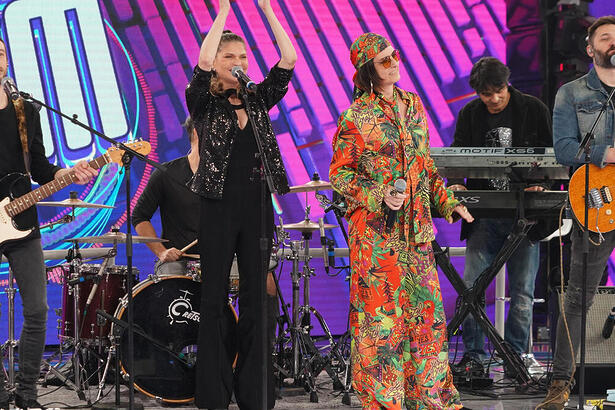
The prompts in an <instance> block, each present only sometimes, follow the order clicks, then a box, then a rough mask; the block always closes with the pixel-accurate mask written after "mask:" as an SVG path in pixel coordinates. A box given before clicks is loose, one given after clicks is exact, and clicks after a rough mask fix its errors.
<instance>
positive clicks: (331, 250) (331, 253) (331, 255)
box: [327, 241, 335, 268]
mask: <svg viewBox="0 0 615 410" xmlns="http://www.w3.org/2000/svg"><path fill="white" fill-rule="evenodd" d="M327 257H328V258H329V266H330V267H332V268H335V248H334V247H333V241H331V242H329V247H328V252H327Z"/></svg>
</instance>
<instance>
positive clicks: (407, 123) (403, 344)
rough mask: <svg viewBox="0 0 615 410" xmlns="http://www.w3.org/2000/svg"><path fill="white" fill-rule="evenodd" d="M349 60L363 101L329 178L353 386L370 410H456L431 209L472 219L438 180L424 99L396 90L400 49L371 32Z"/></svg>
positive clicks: (343, 130) (346, 120)
mask: <svg viewBox="0 0 615 410" xmlns="http://www.w3.org/2000/svg"><path fill="white" fill-rule="evenodd" d="M350 59H351V61H352V64H353V65H354V66H355V68H356V69H357V73H356V74H355V76H354V83H355V86H356V88H355V91H356V92H355V98H356V99H355V100H354V102H353V104H352V105H351V106H350V108H349V109H347V110H346V111H344V113H343V114H342V115H341V117H340V119H339V121H338V129H337V132H336V134H335V136H334V138H333V158H332V161H331V167H330V179H331V183H332V184H333V187H334V188H335V190H336V191H338V192H339V193H341V194H342V195H344V197H345V198H346V201H347V203H348V212H347V214H346V218H347V219H348V222H349V230H350V263H351V270H352V274H351V287H350V325H351V332H352V347H351V355H352V358H351V359H352V366H353V369H352V375H353V386H354V388H355V390H356V392H357V394H358V396H359V398H360V399H361V402H362V405H363V408H367V409H380V408H387V409H402V408H408V409H443V408H446V409H451V408H455V409H458V408H461V407H462V405H461V401H460V399H459V394H458V392H457V390H456V389H455V387H454V386H453V380H452V375H451V372H450V369H449V364H448V344H447V340H446V319H445V317H444V309H443V306H442V298H441V294H440V285H439V282H438V276H437V270H436V264H435V260H434V256H433V252H432V248H431V241H432V240H433V239H434V230H433V223H432V220H431V205H430V203H433V204H434V206H435V208H436V210H437V211H438V212H439V213H440V214H441V215H442V216H444V217H445V218H447V219H448V220H449V222H452V221H453V213H457V214H459V215H458V216H461V217H462V218H464V219H465V220H467V221H468V222H471V221H472V220H473V219H472V216H471V215H470V214H469V213H468V211H467V209H466V208H465V207H464V206H462V205H460V204H459V203H458V202H457V201H456V200H455V199H454V196H453V194H452V193H451V192H450V191H447V189H446V188H445V184H444V182H443V180H442V178H440V176H439V175H438V173H437V170H436V168H435V166H434V163H433V160H432V159H431V157H430V153H429V134H428V130H427V120H426V117H425V112H424V110H423V105H422V103H421V100H420V98H419V97H418V96H417V95H416V94H413V93H411V92H407V91H404V90H401V89H400V88H398V87H396V86H395V83H396V82H397V81H398V80H399V53H398V51H397V50H395V49H393V47H392V46H391V45H390V43H389V41H388V40H387V39H385V38H384V37H382V36H380V35H377V34H374V33H365V34H363V35H361V36H360V37H359V38H358V39H357V40H356V41H355V42H354V43H353V44H352V47H351V50H350ZM398 179H402V180H404V181H405V182H406V186H407V187H406V191H405V192H404V193H396V191H395V189H393V184H394V182H395V181H396V180H398ZM391 212H392V213H393V215H392V217H391V218H392V219H391V222H393V223H392V224H390V226H387V217H388V215H389V213H391Z"/></svg>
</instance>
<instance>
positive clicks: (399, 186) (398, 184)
mask: <svg viewBox="0 0 615 410" xmlns="http://www.w3.org/2000/svg"><path fill="white" fill-rule="evenodd" d="M393 187H394V188H395V189H394V190H393V189H392V190H391V195H393V194H394V193H399V194H403V193H404V192H406V180H405V179H401V178H399V179H397V180H395V183H394V184H393ZM396 216H397V211H394V210H392V209H391V208H389V209H388V213H387V223H386V229H387V231H390V230H391V229H392V228H393V224H394V223H395V217H396Z"/></svg>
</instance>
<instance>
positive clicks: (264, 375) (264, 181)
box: [239, 80, 277, 410]
mask: <svg viewBox="0 0 615 410" xmlns="http://www.w3.org/2000/svg"><path fill="white" fill-rule="evenodd" d="M239 83H240V84H241V89H240V92H239V95H240V97H241V99H242V100H243V103H244V105H245V110H246V114H247V116H248V120H249V121H250V124H251V126H252V131H253V133H254V139H255V140H256V145H257V146H258V157H259V158H260V162H261V165H262V166H261V171H260V185H261V187H260V189H261V237H260V240H259V243H260V251H261V260H262V263H263V266H262V274H261V288H260V292H259V293H260V297H261V299H262V302H261V323H260V328H261V343H262V352H261V356H262V357H261V359H262V361H263V363H262V366H261V383H262V384H261V390H262V401H261V406H260V408H261V409H263V410H265V409H267V408H268V407H267V396H268V388H267V386H268V378H269V376H270V375H269V360H268V356H269V343H268V342H267V271H268V268H269V255H268V249H269V241H268V239H267V233H266V232H267V230H266V229H267V227H266V218H267V210H266V208H265V207H266V205H267V189H266V188H269V192H270V193H277V191H276V189H275V186H274V184H273V178H272V176H271V175H272V174H271V168H270V167H269V163H268V161H267V157H266V156H265V151H264V146H263V140H262V138H261V135H260V131H259V129H258V128H257V126H256V121H255V119H254V114H253V113H252V111H251V110H250V101H249V98H248V97H249V95H248V92H247V90H246V88H245V86H244V84H242V83H241V80H240V82H239ZM269 203H271V199H269Z"/></svg>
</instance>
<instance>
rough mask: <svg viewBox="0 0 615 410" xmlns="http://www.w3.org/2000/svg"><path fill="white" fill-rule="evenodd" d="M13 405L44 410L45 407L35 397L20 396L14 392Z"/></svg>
mask: <svg viewBox="0 0 615 410" xmlns="http://www.w3.org/2000/svg"><path fill="white" fill-rule="evenodd" d="M15 407H17V408H20V409H42V410H45V407H43V406H41V405H40V403H39V402H37V401H36V399H25V398H23V397H21V396H20V395H19V394H15Z"/></svg>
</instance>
